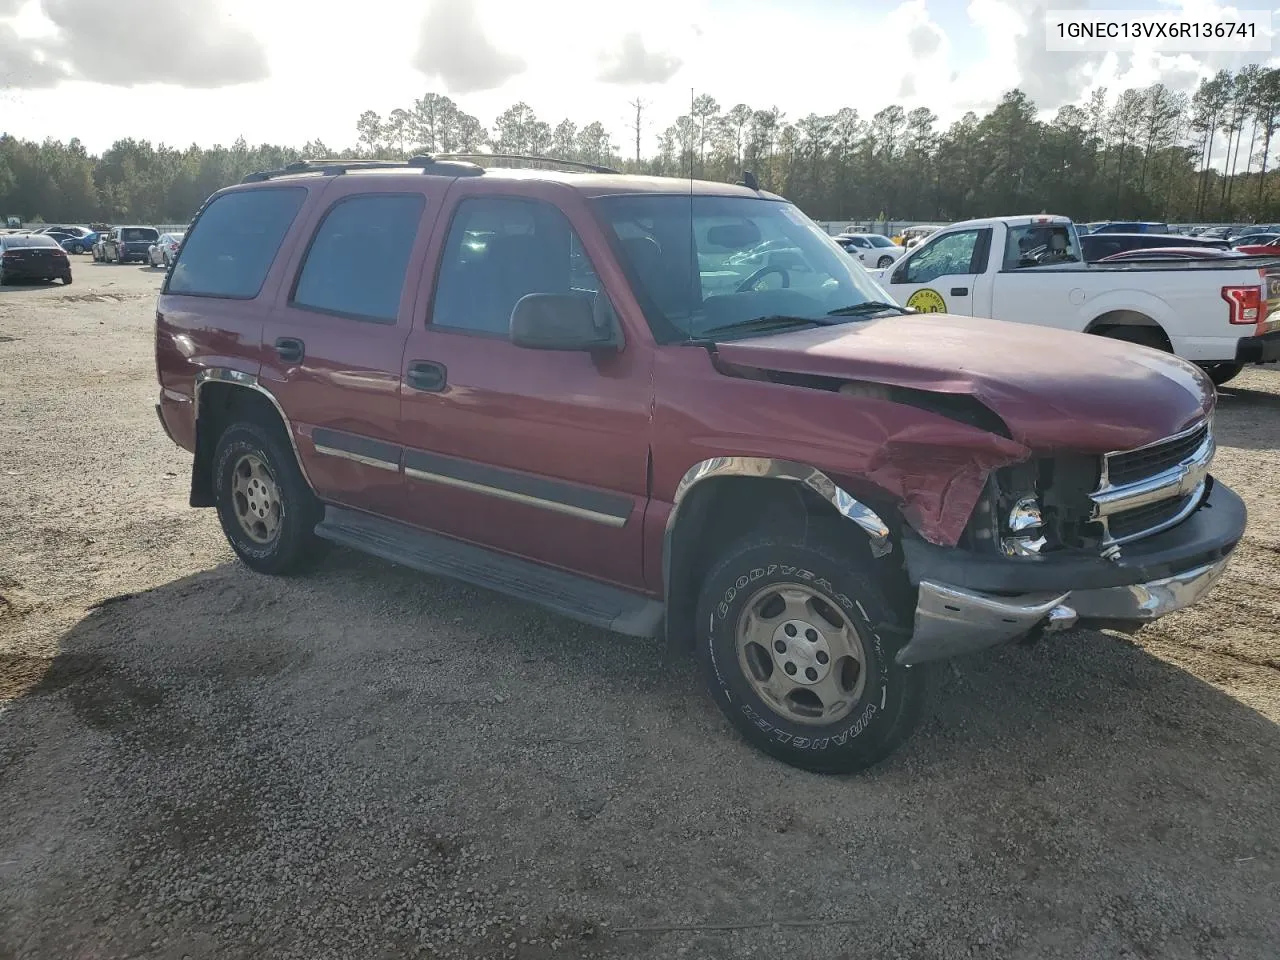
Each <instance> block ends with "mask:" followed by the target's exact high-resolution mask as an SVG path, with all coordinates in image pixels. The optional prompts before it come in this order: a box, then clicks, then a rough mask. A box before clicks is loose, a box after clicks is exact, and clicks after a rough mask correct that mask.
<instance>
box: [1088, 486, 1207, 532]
mask: <svg viewBox="0 0 1280 960" xmlns="http://www.w3.org/2000/svg"><path fill="white" fill-rule="evenodd" d="M1193 496H1194V493H1193V494H1190V495H1188V496H1185V497H1174V498H1172V499H1170V500H1160V501H1158V502H1156V503H1149V504H1147V505H1146V506H1145V507H1138V508H1136V509H1134V510H1122V511H1121V512H1119V513H1113V514H1112V515H1111V516H1110V517H1108V518H1107V529H1108V531H1109V532H1110V533H1111V537H1112V539H1113V540H1125V539H1127V538H1129V537H1131V536H1134V535H1135V534H1136V535H1139V536H1141V535H1142V534H1144V533H1147V532H1148V531H1150V530H1151V529H1153V528H1155V527H1159V526H1160V525H1161V524H1163V523H1166V522H1167V521H1169V520H1174V519H1175V518H1177V517H1179V515H1180V514H1181V513H1182V511H1183V510H1185V509H1186V508H1187V506H1188V504H1189V502H1190V501H1191V499H1192V497H1193Z"/></svg>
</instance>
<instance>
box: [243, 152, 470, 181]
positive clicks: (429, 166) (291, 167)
mask: <svg viewBox="0 0 1280 960" xmlns="http://www.w3.org/2000/svg"><path fill="white" fill-rule="evenodd" d="M397 169H399V170H404V169H408V170H421V171H422V172H423V173H427V174H431V173H437V174H452V175H453V176H455V177H476V176H479V175H481V174H483V173H484V167H482V166H480V165H479V164H476V163H461V162H459V161H458V160H455V159H451V158H439V157H432V156H417V157H410V158H409V159H408V160H344V159H340V158H332V159H330V158H320V159H315V160H295V161H294V162H293V163H290V164H287V165H285V166H283V167H281V168H280V169H279V170H259V171H257V172H256V173H250V174H248V175H247V176H245V178H244V179H243V180H241V181H240V182H241V183H261V182H262V181H264V180H272V179H274V178H276V177H288V176H292V175H294V174H299V173H318V174H321V175H322V176H326V177H339V176H342V174H344V173H346V172H347V171H348V170H397Z"/></svg>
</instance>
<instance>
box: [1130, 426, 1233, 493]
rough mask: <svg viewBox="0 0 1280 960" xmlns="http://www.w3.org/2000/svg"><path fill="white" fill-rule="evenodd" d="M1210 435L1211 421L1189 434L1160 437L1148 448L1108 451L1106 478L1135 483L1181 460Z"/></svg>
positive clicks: (1193, 429) (1194, 450) (1196, 448)
mask: <svg viewBox="0 0 1280 960" xmlns="http://www.w3.org/2000/svg"><path fill="white" fill-rule="evenodd" d="M1208 435H1209V424H1208V423H1202V424H1200V426H1198V427H1193V428H1192V429H1191V430H1190V431H1188V432H1186V433H1181V434H1178V435H1177V436H1175V437H1170V438H1169V439H1168V440H1161V441H1160V442H1159V443H1156V444H1153V445H1151V446H1149V447H1140V448H1139V449H1137V450H1127V451H1124V452H1121V453H1109V454H1107V457H1106V464H1107V472H1106V479H1107V480H1108V481H1110V482H1111V483H1112V484H1122V483H1132V482H1133V481H1135V480H1141V479H1143V478H1144V477H1149V476H1151V475H1152V474H1154V473H1160V472H1161V471H1162V470H1168V469H1169V468H1170V467H1176V466H1177V465H1178V464H1179V463H1181V462H1182V461H1183V460H1185V459H1186V458H1187V457H1189V456H1190V455H1191V454H1193V453H1195V452H1196V450H1198V449H1199V447H1200V444H1202V443H1204V439H1205V437H1207V436H1208Z"/></svg>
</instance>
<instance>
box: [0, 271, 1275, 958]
mask: <svg viewBox="0 0 1280 960" xmlns="http://www.w3.org/2000/svg"><path fill="white" fill-rule="evenodd" d="M75 270H76V283H75V285H74V286H72V287H70V288H62V287H50V288H40V287H18V288H11V287H5V288H3V289H0V545H2V547H3V549H2V550H0V958H3V960H8V958H46V957H48V958H53V957H57V958H64V957H65V958H72V957H74V958H81V957H83V958H90V957H92V958H126V957H128V958H157V960H158V958H174V960H177V958H182V957H191V958H201V957H220V958H221V957H231V958H238V957H244V958H249V957H255V958H256V957H285V958H293V957H296V958H306V960H323V958H331V957H332V958H344V960H345V958H354V957H359V958H380V957H401V956H414V955H418V956H428V957H437V956H438V957H509V956H518V957H524V958H541V957H552V956H565V957H641V958H664V960H665V958H670V957H681V956H688V957H695V958H712V960H714V958H728V957H742V956H761V957H779V956H789V957H797V958H801V957H821V958H842V957H843V958H854V957H857V958H872V957H876V958H890V957H892V958H899V957H900V958H922V960H923V958H930V960H932V958H952V957H989V958H1027V960H1031V958H1036V960H1039V958H1048V957H1089V958H1100V957H1106V958H1119V957H1129V958H1157V957H1158V958H1161V960H1176V958H1193V957H1195V958H1201V957H1223V958H1227V957H1230V958H1233V960H1242V958H1255V957H1256V958H1264V957H1266V958H1273V957H1275V956H1276V954H1277V950H1278V949H1280V946H1278V945H1280V908H1278V907H1277V905H1278V904H1280V812H1278V811H1277V806H1276V797H1277V795H1278V793H1280V773H1278V772H1277V768H1278V764H1277V759H1280V733H1278V731H1277V726H1276V721H1277V719H1280V601H1277V599H1276V595H1275V592H1274V585H1275V583H1276V582H1277V580H1278V579H1280V576H1278V574H1280V525H1278V524H1277V522H1276V521H1277V512H1278V511H1280V500H1277V498H1276V495H1275V491H1274V478H1275V477H1276V476H1277V475H1280V453H1278V451H1277V447H1278V446H1280V428H1277V418H1278V417H1280V372H1276V371H1271V370H1264V371H1255V372H1249V373H1246V374H1245V375H1244V376H1242V377H1241V378H1240V379H1239V380H1238V381H1236V383H1234V384H1232V388H1230V389H1227V390H1224V392H1223V399H1222V403H1221V407H1220V415H1219V434H1220V437H1219V439H1220V444H1221V449H1220V453H1219V459H1218V464H1219V466H1218V473H1219V475H1220V476H1221V477H1222V478H1223V479H1224V480H1225V481H1226V482H1228V483H1230V484H1232V485H1233V486H1235V487H1236V489H1237V490H1239V491H1240V492H1241V493H1242V495H1243V496H1244V497H1245V499H1246V500H1247V501H1248V502H1249V506H1250V509H1251V511H1252V517H1251V521H1250V529H1249V533H1248V535H1247V537H1246V540H1245V543H1244V544H1243V546H1242V548H1241V549H1240V551H1239V554H1238V558H1237V559H1236V560H1235V562H1234V564H1233V566H1232V568H1231V570H1230V573H1229V575H1228V576H1227V578H1225V579H1224V580H1223V582H1222V583H1221V584H1220V585H1219V587H1218V588H1217V590H1216V592H1215V593H1214V594H1213V595H1212V596H1211V598H1210V599H1209V600H1208V601H1207V602H1206V603H1204V604H1203V605H1202V606H1200V607H1199V608H1197V609H1195V610H1192V611H1187V612H1184V613H1182V614H1179V615H1176V616H1173V617H1170V618H1168V619H1167V620H1165V621H1162V622H1161V623H1160V624H1158V625H1156V626H1154V627H1152V628H1150V629H1149V630H1148V631H1146V632H1144V633H1143V634H1141V635H1139V637H1138V638H1136V639H1134V640H1127V639H1120V638H1117V637H1114V636H1111V635H1106V634H1102V633H1095V632H1083V631H1076V632H1072V633H1070V634H1067V635H1064V636H1062V637H1060V638H1057V639H1054V640H1053V641H1052V642H1047V643H1044V644H1041V645H1039V646H1037V647H1033V648H1013V649H1009V650H1004V651H1000V652H998V653H996V654H994V655H989V656H984V657H978V658H973V659H969V660H965V661H964V662H962V663H960V664H958V665H957V666H956V668H955V669H950V670H947V671H945V673H944V679H943V681H942V684H941V689H940V691H939V694H938V697H937V700H936V706H935V708H934V709H933V711H932V713H931V714H930V716H929V719H928V720H927V721H926V722H925V724H924V725H923V727H922V729H921V730H920V732H919V733H918V735H917V736H916V737H915V739H914V740H913V741H911V742H910V743H909V744H908V745H907V746H906V747H905V748H904V749H903V750H901V751H900V752H899V753H898V754H897V755H896V756H895V757H893V758H892V759H891V760H890V761H889V762H887V763H885V764H884V765H882V766H881V767H878V768H877V769H875V770H874V771H872V772H870V773H867V774H864V775H861V776H857V777H851V778H822V777H818V776H813V775H807V774H804V773H800V772H798V771H795V770H792V769H790V768H787V767H785V766H782V765H780V764H778V763H775V762H773V761H770V760H768V759H766V758H765V757H763V756H762V755H760V754H758V753H756V752H755V751H753V750H752V749H750V748H748V747H747V746H745V745H744V744H743V743H742V742H741V741H740V740H739V739H738V738H737V737H736V736H735V735H734V734H733V732H732V731H731V730H730V729H729V727H728V725H727V724H726V722H725V721H724V720H722V719H721V717H720V715H719V713H718V712H717V711H716V709H715V707H714V705H713V704H712V703H711V701H710V699H709V698H708V697H706V696H704V695H703V694H702V691H701V685H700V683H699V681H698V679H697V676H696V671H695V668H694V664H693V662H692V660H691V659H690V658H688V657H686V656H684V655H680V654H668V653H667V652H666V651H665V649H664V647H663V645H662V644H661V643H658V642H641V641H634V640H627V639H623V638H619V637H614V636H610V635H608V634H605V633H601V632H599V631H596V630H592V629H589V628H585V627H580V626H577V625H575V624H572V623H568V622H566V621H563V620H560V619H557V618H555V617H552V616H550V615H547V614H543V613H541V612H540V611H538V610H536V609H534V608H532V607H529V606H526V605H522V604H519V603H515V602H512V601H508V600H505V599H502V598H500V597H496V596H493V595H490V594H487V593H484V592H481V591H476V590H472V589H470V588H467V587H463V586H459V585H456V584H452V583H449V582H445V581H441V580H433V579H430V578H427V577H423V576H419V575H417V574H415V573H412V572H409V571H406V570H402V569H400V568H397V567H393V566H391V565H389V564H385V563H382V562H380V561H376V560H373V559H369V558H365V557H361V556H358V555H355V554H351V553H346V552H343V551H335V552H334V553H332V554H331V555H330V556H329V558H328V559H327V560H326V561H325V563H324V565H323V566H322V567H321V569H320V570H319V572H317V573H315V574H313V575H311V576H309V577H307V578H306V579H299V580H290V579H271V578H266V577H259V576H255V575H252V574H250V573H248V572H246V571H245V570H244V569H243V568H241V567H240V566H239V565H238V564H237V563H235V562H234V561H233V559H232V555H231V552H230V550H229V549H228V548H227V546H226V545H225V543H224V541H223V539H222V536H221V534H220V532H219V530H218V527H217V523H216V520H215V518H214V515H213V513H212V512H211V511H203V510H191V509H189V508H188V507H187V506H186V488H187V480H188V476H189V459H188V456H187V454H185V453H183V452H182V451H180V450H178V449H176V448H175V447H173V446H172V445H171V444H170V443H169V441H168V440H167V439H166V438H165V436H164V435H163V433H162V432H161V430H160V427H159V425H158V424H157V422H156V417H155V414H154V412H153V410H152V404H153V403H154V398H155V393H156V383H155V376H154V371H153V353H152V350H153V348H152V343H151V326H150V324H151V315H152V310H153V297H154V293H155V290H156V289H157V287H158V284H159V279H160V274H159V272H158V271H154V270H150V269H148V268H143V267H131V266H130V267H125V266H118V265H97V264H92V263H90V262H89V261H88V258H76V263H75Z"/></svg>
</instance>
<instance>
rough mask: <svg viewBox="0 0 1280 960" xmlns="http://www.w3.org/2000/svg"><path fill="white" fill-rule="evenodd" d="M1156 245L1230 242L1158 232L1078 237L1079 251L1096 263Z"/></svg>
mask: <svg viewBox="0 0 1280 960" xmlns="http://www.w3.org/2000/svg"><path fill="white" fill-rule="evenodd" d="M1157 247H1180V248H1182V249H1186V248H1188V247H1196V248H1197V249H1208V250H1227V249H1229V248H1230V244H1228V243H1227V241H1225V240H1213V239H1208V240H1205V239H1201V238H1199V237H1183V236H1177V235H1175V234H1159V233H1087V234H1085V235H1083V236H1082V237H1080V252H1081V254H1082V255H1083V256H1084V259H1085V262H1086V263H1097V262H1098V261H1099V260H1103V259H1106V258H1107V257H1110V256H1113V255H1115V254H1117V253H1124V252H1126V251H1129V250H1153V249H1155V248H1157Z"/></svg>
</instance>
